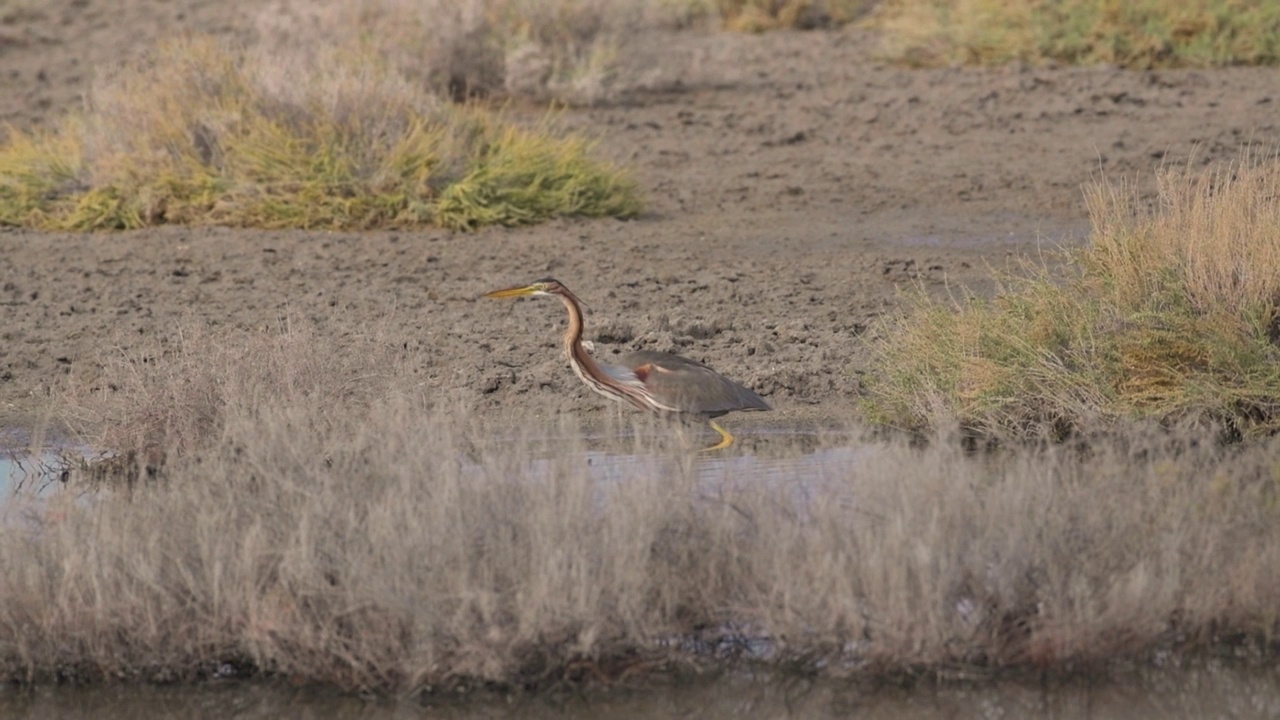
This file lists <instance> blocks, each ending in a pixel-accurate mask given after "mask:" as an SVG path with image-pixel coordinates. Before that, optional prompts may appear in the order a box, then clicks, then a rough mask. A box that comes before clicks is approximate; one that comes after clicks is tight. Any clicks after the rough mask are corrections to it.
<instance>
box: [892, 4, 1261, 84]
mask: <svg viewBox="0 0 1280 720" xmlns="http://www.w3.org/2000/svg"><path fill="white" fill-rule="evenodd" d="M872 24H873V25H875V26H878V27H880V28H881V29H883V30H885V31H886V37H885V41H886V42H885V44H886V50H887V52H888V55H889V56H890V57H892V58H894V59H896V60H899V61H901V62H905V63H908V64H912V65H943V64H948V63H966V64H1001V63H1007V62H1013V61H1021V62H1032V63H1045V62H1067V63H1078V64H1097V63H1112V64H1116V65H1122V66H1125V67H1133V68H1150V67H1220V66H1224V65H1273V64H1275V63H1276V62H1278V61H1280V6H1277V5H1276V4H1275V3H1270V2H1238V1H1237V0H1128V1H1127V2H1116V1H1115V0H885V2H883V3H881V4H880V6H879V8H878V9H877V12H876V17H875V18H874V19H873V20H872Z"/></svg>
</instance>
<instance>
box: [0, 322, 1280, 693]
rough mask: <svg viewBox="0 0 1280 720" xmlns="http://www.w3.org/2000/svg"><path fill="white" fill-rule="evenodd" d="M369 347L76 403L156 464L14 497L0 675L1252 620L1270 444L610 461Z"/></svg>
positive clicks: (312, 664)
mask: <svg viewBox="0 0 1280 720" xmlns="http://www.w3.org/2000/svg"><path fill="white" fill-rule="evenodd" d="M387 354H388V353H387V350H386V343H384V342H383V341H382V340H381V339H380V338H379V337H378V336H377V334H376V333H373V334H369V335H363V336H362V335H352V336H350V337H347V338H344V339H343V340H342V341H341V342H340V343H337V344H328V343H326V342H325V340H324V339H323V338H322V337H321V336H319V335H318V334H316V333H314V332H312V331H309V330H306V329H304V328H302V327H299V326H298V325H295V326H294V327H292V328H290V329H289V330H288V331H287V332H283V333H280V334H275V335H270V336H262V335H255V336H252V337H246V336H243V335H239V334H234V333H221V334H212V333H201V334H195V335H187V337H185V338H184V340H183V342H181V343H180V344H178V345H177V346H176V347H175V348H174V349H173V350H172V351H171V352H168V353H159V354H156V355H154V356H153V357H151V358H149V359H143V358H126V359H125V360H126V361H125V362H121V363H113V364H110V365H109V366H108V367H107V369H106V371H105V377H104V378H103V384H102V385H101V386H100V387H103V388H106V387H112V386H113V387H115V388H117V389H116V390H115V391H105V392H101V393H89V394H84V393H83V392H82V393H80V394H76V395H73V396H70V398H69V402H72V403H73V404H74V405H75V406H76V407H78V408H81V409H84V408H88V409H89V410H92V411H93V416H94V417H97V418H100V419H101V420H102V421H105V422H108V423H109V424H115V425H119V426H121V427H119V428H116V429H115V430H113V431H112V432H114V433H115V434H113V435H107V436H104V437H114V438H117V442H120V443H128V442H139V441H143V442H155V441H157V440H159V441H162V442H166V443H173V444H175V445H176V447H179V448H181V449H182V450H181V452H176V453H173V454H171V455H170V460H169V462H168V464H167V465H166V466H165V467H164V469H163V471H162V472H161V474H160V477H159V478H157V479H154V480H152V481H148V482H139V483H134V484H132V485H128V486H125V485H119V486H107V487H103V488H100V489H99V490H97V491H95V492H94V493H93V494H92V495H90V496H87V497H77V496H78V495H79V493H81V492H83V490H82V489H81V488H77V487H75V486H73V487H71V488H69V489H68V490H67V491H65V492H63V493H61V494H58V495H56V496H55V497H54V498H52V499H51V500H49V501H48V503H47V504H46V505H41V504H38V503H33V504H32V505H30V506H29V507H26V508H25V509H23V508H20V507H18V506H16V505H14V504H12V503H11V505H10V507H11V509H10V511H9V516H7V517H5V518H3V520H0V668H2V672H0V675H3V676H4V677H6V678H10V679H16V680H31V679H40V678H49V677H55V676H56V677H75V678H79V679H92V678H135V679H136V678H151V679H157V678H162V679H174V678H189V677H193V676H200V675H204V674H208V673H209V672H211V671H212V670H213V669H214V668H216V667H217V666H219V665H220V664H221V663H224V662H234V663H241V664H243V665H244V666H247V667H251V668H255V669H257V670H260V671H262V672H267V673H282V674H285V675H287V676H290V677H294V678H297V679H305V680H311V681H316V682H323V683H332V684H335V685H338V686H341V687H343V688H349V689H373V690H380V691H397V692H412V691H420V690H428V689H439V688H442V687H452V686H455V685H460V684H461V685H469V684H471V683H473V682H475V681H477V680H491V681H498V682H504V683H507V682H510V683H533V684H535V685H536V684H538V683H542V682H549V681H559V680H561V679H564V678H575V677H583V676H585V677H589V678H616V677H619V676H620V675H624V674H626V673H628V672H636V671H639V670H640V669H641V668H645V667H651V665H648V664H646V663H655V664H657V665H658V666H662V665H664V664H675V665H683V664H684V663H687V662H691V661H692V662H698V661H702V662H712V661H713V660H712V657H711V656H712V653H707V654H704V655H698V654H697V652H696V651H694V650H691V649H690V647H691V646H690V644H689V643H687V642H678V641H677V642H673V639H674V640H679V639H682V638H683V639H685V640H689V639H692V638H702V639H703V640H709V641H711V642H712V644H713V645H714V643H715V641H716V640H717V639H718V638H723V637H728V638H733V637H735V636H740V635H744V634H745V635H750V636H767V637H770V638H773V640H774V644H773V645H772V650H771V652H770V653H769V654H768V655H767V656H766V657H763V658H758V659H762V660H763V661H764V662H770V663H786V664H788V665H789V666H794V665H790V664H791V663H797V662H798V663H799V664H800V666H802V667H805V668H807V669H812V670H815V671H820V672H825V673H832V674H848V673H858V672H882V671H901V670H910V671H914V670H919V669H921V668H928V667H940V666H944V665H946V666H951V665H955V664H961V665H967V666H980V667H1003V666H1019V665H1033V666H1037V667H1049V668H1052V667H1060V666H1062V665H1063V664H1066V663H1077V664H1078V663H1080V662H1088V661H1093V660H1105V659H1107V658H1111V657H1115V656H1117V655H1133V654H1140V653H1142V652H1143V651H1146V650H1150V649H1152V648H1155V647H1175V648H1177V647H1196V646H1200V645H1202V644H1205V643H1211V642H1215V641H1218V640H1220V639H1223V638H1231V637H1235V636H1236V634H1237V633H1242V634H1245V635H1246V636H1256V637H1262V638H1270V637H1273V636H1274V633H1275V631H1276V630H1277V627H1276V622H1277V613H1276V610H1275V607H1276V604H1275V600H1276V598H1277V597H1280V577H1278V576H1277V575H1276V573H1275V571H1274V570H1275V568H1276V567H1277V566H1278V564H1280V522H1278V520H1280V494H1278V490H1280V486H1278V483H1280V464H1278V463H1277V461H1276V457H1278V455H1277V450H1280V442H1272V443H1270V444H1265V445H1260V446H1256V447H1252V448H1250V449H1245V450H1241V449H1238V448H1237V449H1222V448H1218V447H1214V446H1212V445H1209V444H1205V443H1202V442H1199V437H1197V436H1196V435H1195V434H1194V433H1191V432H1187V433H1175V434H1173V435H1169V434H1168V433H1159V432H1151V433H1145V432H1138V431H1135V432H1133V433H1131V434H1130V435H1129V436H1128V437H1127V438H1126V439H1123V440H1122V439H1117V440H1114V441H1111V442H1104V443H1101V444H1099V445H1098V446H1095V447H1094V448H1093V449H1092V450H1091V451H1090V452H1088V453H1081V452H1080V451H1079V450H1076V449H1071V448H1066V447H1061V446H1058V447H1049V448H1045V449H1038V450H1032V449H1026V450H1019V451H1010V452H1007V453H1004V454H999V455H978V456H975V455H971V454H969V453H966V452H965V451H964V450H962V449H961V448H960V445H959V443H957V442H955V441H954V439H952V438H948V437H939V438H936V439H935V441H933V442H931V443H930V444H929V445H928V446H927V447H925V448H923V449H920V448H913V447H911V446H909V445H908V444H907V443H905V442H892V441H891V442H883V441H881V442H876V443H871V444H868V445H866V446H865V447H864V450H863V451H862V454H861V455H860V456H859V459H858V461H857V462H856V464H854V465H852V466H849V465H844V466H834V465H833V466H831V467H828V468H819V469H817V470H814V471H811V472H807V473H802V474H792V475H786V476H781V477H777V476H775V477H772V478H764V477H752V476H750V475H746V476H744V475H733V474H727V473H725V472H721V471H716V470H715V466H710V467H708V466H705V465H704V463H706V462H707V461H708V460H707V458H705V457H701V456H695V455H694V454H691V453H689V452H687V451H686V450H684V449H683V448H681V447H679V445H678V444H677V443H666V442H662V441H658V440H652V439H637V440H635V441H624V442H623V443H622V447H621V449H622V450H625V451H627V452H630V453H636V454H639V455H640V459H639V460H638V461H635V462H631V463H625V464H620V465H618V466H617V473H616V475H615V476H614V477H611V478H610V479H608V480H602V479H600V478H599V477H596V476H593V474H592V469H591V467H589V466H588V465H587V463H585V462H584V452H585V450H586V446H585V444H584V442H583V441H582V440H581V439H580V438H581V437H582V434H581V432H580V430H579V428H578V427H577V426H576V424H575V422H574V420H573V419H572V418H561V419H553V420H550V421H548V420H545V419H544V420H543V421H541V422H540V423H525V424H524V425H523V428H524V429H523V430H521V429H519V428H520V427H521V426H514V425H507V426H502V427H485V426H484V425H482V424H481V423H480V422H479V421H478V419H477V418H475V417H473V416H471V415H470V414H468V413H467V412H466V411H465V409H463V408H461V407H458V406H454V405H451V404H450V403H449V402H447V401H445V400H444V399H443V398H439V397H433V396H431V395H427V394H424V393H422V392H421V391H420V390H415V389H414V388H413V387H412V386H411V385H410V384H409V383H408V382H407V381H406V379H405V378H403V377H399V376H397V373H396V372H395V371H394V369H395V368H396V367H397V361H394V360H392V361H388V360H386V357H387ZM395 354H396V353H391V355H393V356H394V355H395ZM389 369H390V370H391V372H388V370H389ZM99 396H101V397H100V399H95V397H99ZM187 415H191V416H193V417H194V416H200V417H201V418H202V419H200V420H196V419H193V418H188V417H186V416H187ZM79 416H80V417H85V413H84V412H81V413H79ZM132 425H138V429H136V430H131V429H130V426H132ZM659 429H660V428H656V427H655V428H651V430H653V431H654V432H653V433H646V434H642V435H641V436H640V437H641V438H653V437H655V435H656V436H659V437H660V436H662V435H663V433H661V432H657V431H658V430H659ZM547 436H555V437H560V438H564V439H563V440H558V441H557V440H547V439H545V438H546V437H547ZM783 442H785V441H783ZM126 447H127V446H124V445H122V446H121V449H125V448H126ZM700 470H701V473H702V474H701V476H700V475H699V473H700ZM723 647H724V646H722V647H721V649H723ZM691 653H693V656H691Z"/></svg>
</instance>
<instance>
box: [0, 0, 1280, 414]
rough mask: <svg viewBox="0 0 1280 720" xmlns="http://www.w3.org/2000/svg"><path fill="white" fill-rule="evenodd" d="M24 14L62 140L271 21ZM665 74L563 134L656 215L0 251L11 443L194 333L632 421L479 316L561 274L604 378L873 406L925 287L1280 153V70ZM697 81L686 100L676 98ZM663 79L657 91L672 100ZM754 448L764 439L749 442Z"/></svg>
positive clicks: (745, 58)
mask: <svg viewBox="0 0 1280 720" xmlns="http://www.w3.org/2000/svg"><path fill="white" fill-rule="evenodd" d="M24 7H25V8H26V9H25V10H17V11H5V12H4V13H0V16H2V17H0V83H3V87H0V96H2V97H4V98H5V103H4V104H3V106H0V120H2V121H7V122H10V123H14V124H17V125H18V126H20V127H23V126H32V125H36V124H42V123H48V122H50V121H51V119H53V118H56V117H57V116H58V115H59V114H60V113H62V112H64V111H66V110H67V109H69V108H71V107H74V106H75V105H76V104H77V103H78V102H79V100H78V98H79V96H80V94H81V93H82V92H83V91H84V90H85V88H86V87H87V85H88V82H89V79H90V78H91V77H92V73H93V72H94V68H95V67H99V66H102V65H103V64H105V63H111V62H115V61H118V60H120V59H123V58H125V57H128V56H130V55H131V54H133V53H136V52H138V51H139V50H140V49H142V48H144V47H145V46H146V44H147V42H148V39H149V38H158V37H161V36H164V35H166V34H168V33H172V32H178V31H180V30H184V29H196V30H201V31H210V32H215V33H229V32H232V33H233V32H236V30H235V29H236V28H237V27H241V26H243V25H244V18H245V17H246V15H245V14H247V13H248V12H250V10H249V8H250V7H251V4H248V3H237V2H231V3H214V2H197V1H195V0H182V1H179V2H161V1H160V0H145V1H144V0H125V1H124V2H107V1H106V0H87V1H84V0H55V1H54V2H50V3H46V4H45V5H30V6H24ZM633 50H634V53H635V57H636V58H637V60H636V61H635V62H634V67H635V68H636V70H637V72H639V69H640V68H643V69H644V71H645V73H646V77H650V78H652V77H654V76H655V73H656V74H657V75H658V76H661V77H662V78H665V80H664V81H663V82H660V83H656V84H655V83H652V82H650V83H649V86H650V89H643V88H641V83H636V87H637V89H634V90H632V91H629V92H624V93H622V94H621V96H620V97H619V98H618V99H617V100H616V101H614V102H611V103H609V104H606V105H602V106H600V107H594V108H585V109H575V110H570V111H567V112H565V113H564V116H563V118H562V122H563V123H564V124H565V125H567V126H569V127H570V128H573V129H576V130H581V131H584V132H587V133H590V134H591V135H593V136H595V137H597V138H598V139H599V151H600V153H601V154H603V155H604V156H606V157H608V158H610V159H612V160H615V161H617V162H619V163H623V164H625V165H628V166H630V167H632V168H633V169H634V171H635V174H636V177H637V178H638V180H639V182H640V184H641V186H642V187H643V188H644V190H645V192H646V194H647V196H648V200H649V209H648V211H647V212H646V214H645V215H644V216H643V217H641V218H640V219H638V220H635V221H630V222H619V221H612V220H603V221H576V220H574V221H556V222H551V223H548V224H545V225H541V226H538V227H533V228H520V229H500V228H498V229H487V230H483V231H480V232H477V233H473V234H453V233H449V232H445V231H441V230H434V229H423V230H419V231H413V232H373V233H328V232H295V231H288V232H261V231H247V230H232V229H224V228H181V227H171V228H161V229H155V230H146V231H140V232H131V233H120V234H103V235H78V234H47V233H36V232H30V231H22V230H13V229H9V230H4V231H0V426H3V425H14V424H19V425H20V424H24V423H27V422H30V420H31V418H33V417H36V416H38V415H39V414H40V412H41V410H42V408H43V407H45V406H46V405H47V403H48V400H47V397H48V393H49V391H50V388H51V387H55V386H56V385H57V384H58V383H59V382H60V381H61V379H62V378H63V377H64V376H65V375H66V374H67V373H69V372H77V373H83V374H84V375H85V376H89V377H91V376H92V374H93V373H94V371H95V368H96V367H98V366H99V365H100V363H101V362H102V361H103V359H104V358H105V357H108V356H109V355H112V354H116V353H119V352H121V351H122V350H123V351H129V350H131V349H135V348H138V347H150V346H153V345H154V344H155V343H157V342H162V341H166V340H171V339H172V338H174V337H175V336H176V333H177V331H178V329H179V327H180V324H181V323H182V322H189V321H194V322H203V323H208V324H210V325H222V326H231V327H235V328H243V329H245V330H258V329H261V328H269V327H275V326H277V325H278V323H279V322H280V321H281V320H282V319H284V318H289V317H292V318H295V319H297V318H302V319H305V320H307V321H311V322H314V323H315V324H316V326H317V327H318V328H319V329H320V332H321V333H322V335H323V336H324V337H326V338H328V341H329V343H330V345H331V346H332V347H333V348H334V351H335V352H340V351H341V348H342V347H343V343H344V337H349V336H350V334H351V333H354V332H360V331H362V330H363V329H364V328H367V327H369V326H373V325H379V326H381V327H384V328H386V329H387V330H388V331H389V332H390V333H391V334H392V335H393V336H394V337H397V338H399V339H400V340H402V341H403V343H405V344H406V347H407V348H408V349H409V351H410V354H411V362H410V366H411V375H412V377H411V378H409V380H411V382H412V383H413V384H414V386H415V387H419V388H421V389H422V391H423V392H426V393H428V394H432V395H438V396H441V397H448V398H450V399H451V400H453V401H461V402H462V403H463V404H464V405H466V406H469V407H471V408H474V409H475V410H476V411H477V412H479V413H481V414H482V415H483V416H487V417H491V418H494V419H497V418H498V417H499V413H500V412H501V413H509V412H527V413H532V414H535V415H548V416H549V415H554V414H558V413H566V412H572V413H576V414H580V415H582V416H583V417H586V418H591V417H602V415H601V414H602V413H606V412H612V410H611V409H610V408H611V404H610V403H608V402H607V401H605V400H603V399H601V398H597V397H595V396H594V395H592V394H590V392H589V391H588V390H587V389H586V388H585V387H583V386H581V385H580V383H579V381H578V380H577V378H576V377H574V375H573V373H572V372H571V371H570V370H569V368H568V367H567V365H566V362H565V360H564V358H563V357H562V356H561V352H560V345H559V336H560V332H561V329H562V327H563V324H564V322H565V318H564V314H563V310H562V309H561V308H560V307H559V305H558V303H555V302H547V301H538V302H531V301H521V302H511V303H510V304H504V303H503V302H499V301H482V300H479V299H478V296H479V295H480V294H481V293H482V292H484V291H486V290H490V289H493V288H497V287H504V286H509V285H513V284H517V283H522V282H526V281H529V280H532V279H535V278H538V277H541V276H546V275H552V276H555V277H557V278H559V279H560V280H561V281H563V282H564V283H565V284H567V285H568V286H569V287H570V288H572V289H573V290H574V291H575V292H576V293H577V294H578V295H579V296H581V297H582V298H583V299H584V300H585V301H586V302H587V303H588V304H589V305H590V312H589V316H588V327H587V337H588V338H589V339H591V340H593V341H594V342H595V343H596V348H597V353H598V354H600V355H602V356H604V357H605V358H607V357H608V356H609V355H611V354H613V353H615V352H619V353H620V352H627V351H630V350H634V349H641V348H644V349H656V350H669V351H676V352H679V353H681V354H685V355H688V356H689V357H692V358H695V359H698V360H701V361H704V362H707V363H708V364H710V365H711V366H712V367H714V368H716V369H718V370H720V371H721V372H724V373H725V374H727V375H730V376H731V377H734V378H735V379H738V380H739V381H742V382H744V383H745V384H748V385H750V386H751V387H753V388H755V389H756V390H757V391H759V392H760V393H761V394H762V395H764V396H765V397H766V398H767V399H768V400H769V401H770V402H771V403H772V404H773V405H774V407H775V408H776V409H777V411H778V412H777V413H773V414H766V415H754V416H736V417H732V418H730V420H731V421H732V423H733V426H734V427H736V428H743V429H746V428H748V427H750V426H751V425H753V424H760V423H767V424H782V425H790V424H817V425H822V424H825V423H833V422H837V421H839V420H841V419H844V418H848V417H850V416H852V415H854V414H855V413H856V410H855V405H856V401H857V398H858V397H859V392H860V387H861V381H862V377H863V373H864V372H865V371H866V370H867V369H868V367H869V361H870V355H869V351H868V345H867V341H868V339H869V338H870V337H871V336H872V335H874V334H875V333H876V332H877V322H878V321H879V320H880V319H881V318H882V317H883V316H884V315H885V314H886V313H889V312H892V311H893V310H894V308H896V307H899V306H900V303H901V293H902V291H903V290H907V289H910V288H911V287H913V286H915V285H916V284H917V283H919V284H922V285H923V287H925V288H927V289H928V290H929V291H931V292H937V293H945V292H959V290H958V289H959V288H964V289H966V290H970V291H973V292H977V293H980V294H981V293H990V292H991V291H992V290H993V288H994V283H993V269H998V268H1002V267H1004V266H1005V265H1006V262H1007V261H1008V259H1009V258H1010V257H1011V256H1015V255H1025V254H1035V253H1037V252H1038V250H1039V249H1040V248H1041V247H1042V246H1046V245H1053V244H1056V243H1059V242H1064V241H1065V242H1074V241H1078V240H1079V239H1080V238H1082V237H1084V236H1085V235H1086V233H1087V229H1088V221H1087V217H1086V213H1085V208H1084V203H1083V199H1082V194H1081V187H1082V185H1084V184H1085V183H1087V182H1089V180H1090V179H1091V178H1094V177H1097V176H1098V175H1099V174H1102V173H1105V174H1107V175H1108V176H1111V177H1117V176H1121V175H1134V174H1140V175H1141V176H1142V177H1143V179H1144V180H1145V181H1147V182H1148V183H1149V181H1150V173H1151V171H1153V170H1154V169H1156V168H1157V167H1159V166H1160V165H1161V164H1162V163H1167V162H1175V163H1180V162H1183V161H1185V159H1186V158H1188V157H1192V156H1194V159H1195V160H1194V161H1195V162H1197V163H1204V162H1209V161H1217V160H1231V159H1233V158H1235V157H1236V156H1237V155H1238V153H1239V151H1240V149H1241V148H1242V147H1243V146H1245V145H1246V144H1247V143H1250V142H1252V143H1255V144H1259V145H1262V146H1264V147H1268V146H1274V145H1276V144H1277V143H1278V142H1280V130H1278V129H1277V125H1276V123H1275V119H1274V118H1275V112H1276V110H1275V108H1276V106H1277V104H1280V73H1276V72H1275V71H1274V70H1268V69H1248V68H1238V69H1225V70H1214V71H1153V72H1131V71H1122V70H1117V69H1114V68H1105V67H1104V68H1087V69H1079V68H1034V69H1033V68H1025V67H1015V68H1004V69H959V68H951V69H939V70H907V69H900V68H895V67H891V66H887V65H885V64H883V63H881V62H878V61H877V60H876V59H875V53H874V50H875V39H874V36H872V35H870V34H867V33H866V32H864V31H861V30H857V29H846V30H842V31H829V32H814V33H790V32H778V33H769V34H764V35H758V36H739V35H727V34H724V35H715V36H707V35H700V34H694V33H684V34H680V33H653V34H650V35H646V36H645V38H644V41H643V43H641V44H640V47H639V48H638V49H633ZM673 82H677V83H678V84H675V85H673ZM653 87H657V88H659V89H652V88H653ZM748 432H749V431H748Z"/></svg>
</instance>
